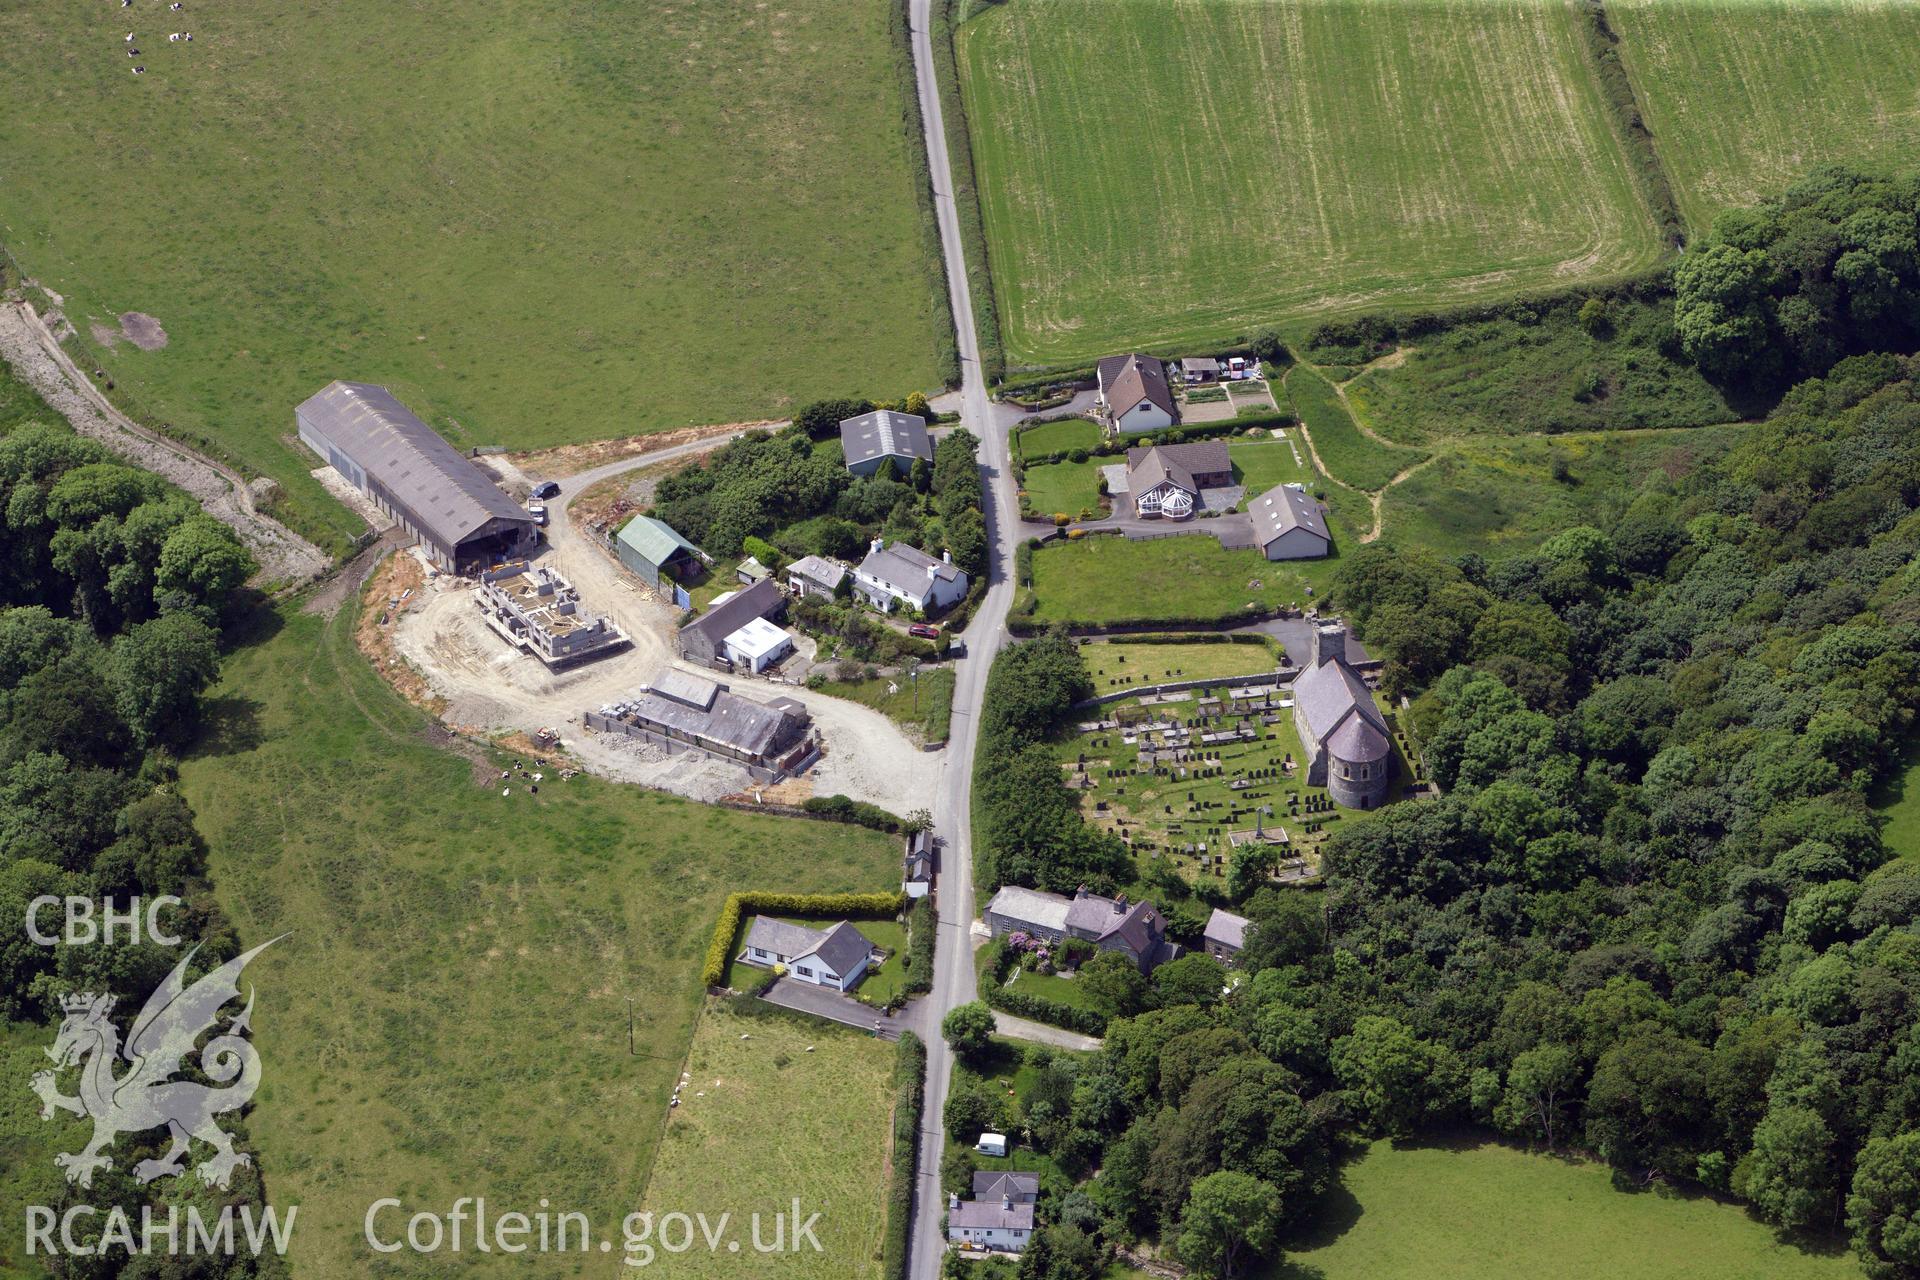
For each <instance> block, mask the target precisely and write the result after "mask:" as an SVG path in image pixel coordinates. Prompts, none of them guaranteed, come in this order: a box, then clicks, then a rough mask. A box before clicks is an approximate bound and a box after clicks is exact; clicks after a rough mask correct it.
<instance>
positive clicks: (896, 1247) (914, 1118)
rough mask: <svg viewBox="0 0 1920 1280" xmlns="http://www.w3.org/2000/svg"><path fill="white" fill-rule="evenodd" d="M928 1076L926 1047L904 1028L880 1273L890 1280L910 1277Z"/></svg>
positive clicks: (896, 1080) (895, 1075)
mask: <svg viewBox="0 0 1920 1280" xmlns="http://www.w3.org/2000/svg"><path fill="white" fill-rule="evenodd" d="M926 1079H927V1047H926V1045H924V1044H922V1043H921V1041H920V1037H919V1036H917V1035H915V1034H914V1033H913V1032H911V1031H902V1032H901V1033H900V1045H899V1048H898V1049H896V1050H895V1052H894V1059H893V1162H892V1163H893V1171H892V1173H891V1174H890V1175H889V1176H888V1178H887V1228H886V1239H885V1242H884V1243H883V1244H882V1246H881V1255H880V1256H881V1265H880V1272H881V1274H882V1275H883V1276H885V1277H886V1278H887V1280H907V1264H908V1262H909V1261H910V1259H909V1257H908V1253H907V1245H908V1241H909V1237H910V1235H911V1228H912V1226H913V1186H914V1180H915V1178H916V1176H917V1175H918V1173H919V1168H918V1156H919V1146H920V1118H921V1113H922V1112H923V1111H924V1110H925V1108H926V1103H927V1090H926Z"/></svg>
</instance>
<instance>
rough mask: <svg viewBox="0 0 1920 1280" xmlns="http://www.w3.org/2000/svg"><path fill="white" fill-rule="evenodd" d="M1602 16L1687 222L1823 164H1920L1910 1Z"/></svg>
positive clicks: (1684, 7)
mask: <svg viewBox="0 0 1920 1280" xmlns="http://www.w3.org/2000/svg"><path fill="white" fill-rule="evenodd" d="M1607 14H1608V17H1609V19H1610V20H1611V22H1612V23H1613V27H1614V30H1615V31H1616V32H1617V33H1618V34H1619V35H1620V37H1621V40H1620V46H1619V47H1620V53H1621V56H1622V57H1623V58H1625V60H1626V65H1627V71H1628V74H1629V75H1631V76H1632V78H1633V83H1634V88H1635V91H1636V93H1637V95H1638V97H1639V100H1640V104H1641V106H1642V107H1643V108H1644V110H1645V111H1646V113H1647V124H1648V126H1649V127H1650V128H1651V129H1652V130H1653V136H1654V142H1655V145H1656V146H1657V147H1658V148H1659V152H1660V158H1661V160H1662V162H1663V163H1664V164H1665V166H1666V169H1667V173H1668V176H1669V177H1670V178H1671V180H1672V183H1673V188H1674V194H1675V195H1676V196H1677V197H1678V198H1679V201H1680V207H1681V211H1682V212H1683V213H1684V214H1685V215H1686V218H1687V221H1688V222H1689V223H1690V224H1691V225H1692V226H1693V228H1694V229H1695V230H1696V231H1700V230H1704V229H1705V228H1706V226H1707V225H1708V223H1709V222H1711V221H1712V219H1713V216H1714V214H1716V213H1718V212H1719V211H1721V210H1722V209H1727V208H1731V207H1734V206H1737V205H1745V204H1751V203H1753V202H1754V201H1755V200H1756V199H1758V198H1761V197H1764V196H1768V195H1772V194H1774V193H1776V192H1778V191H1780V190H1782V189H1783V188H1785V187H1786V186H1788V185H1789V184H1791V183H1792V182H1793V181H1794V179H1796V178H1799V177H1801V176H1802V175H1804V174H1806V173H1807V172H1808V171H1810V170H1812V169H1813V168H1815V167H1817V166H1819V165H1822V164H1833V163H1853V164H1858V165H1863V166H1865V167H1868V168H1875V169H1888V170H1894V169H1900V168H1910V167H1912V166H1913V164H1914V163H1915V162H1916V161H1920V129H1917V128H1916V126H1917V125H1920V99H1916V97H1915V95H1914V83H1915V81H1916V80H1920V7H1917V6H1915V5H1912V4H1909V3H1903V2H1901V0H1818V3H1804V2H1802V0H1791V2H1789V0H1734V2H1731V3H1730V2H1729V0H1715V2H1712V3H1696V4H1675V3H1672V0H1612V2H1611V3H1609V4H1608V5H1607Z"/></svg>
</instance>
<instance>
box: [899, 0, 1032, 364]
mask: <svg viewBox="0 0 1920 1280" xmlns="http://www.w3.org/2000/svg"><path fill="white" fill-rule="evenodd" d="M906 3H907V0H900V4H901V7H902V9H904V8H905V7H906ZM959 3H960V0H936V3H934V5H933V6H932V8H931V11H930V12H929V14H928V29H927V38H928V40H929V42H930V43H931V44H932V46H933V86H934V91H935V92H936V93H938V94H939V95H940V120H941V123H942V124H943V125H945V126H946V135H947V164H948V166H949V167H950V168H951V169H952V173H951V174H950V175H949V176H950V178H951V180H952V182H953V212H954V216H955V218H956V219H957V220H958V221H959V223H960V250H961V252H962V253H963V254H965V255H966V270H967V293H968V295H969V296H970V297H971V298H972V299H973V328H974V341H975V342H976V343H978V344H979V348H980V373H981V376H982V377H984V378H985V379H986V381H987V385H988V386H992V385H994V384H995V383H997V382H999V381H1000V379H1001V378H1003V377H1004V376H1006V371H1007V349H1006V347H1005V346H1004V345H1003V344H1002V343H1001V341H1000V300H999V298H998V297H996V296H995V294H994V292H993V265H992V263H991V262H990V261H989V260H988V258H987V223H986V219H985V218H984V217H983V216H982V215H981V212H980V183H979V178H978V176H977V174H976V172H975V169H974V164H973V139H972V134H971V132H970V131H969V130H968V128H967V105H966V103H965V102H964V101H963V100H962V98H961V93H960V54H959V49H958V46H957V44H956V42H955V40H954V29H955V28H956V27H957V26H959V25H960V23H961V22H963V21H965V15H956V14H955V12H954V10H955V9H956V8H957V7H958V5H959ZM914 101H915V107H914V109H915V110H916V111H918V110H919V106H918V103H919V98H918V95H917V93H916V96H915V99H914ZM929 225H933V224H932V222H931V211H929ZM934 234H935V235H936V236H938V234H939V232H938V230H937V229H936V230H935V232H934ZM942 261H943V262H944V258H943V259H942ZM942 270H943V272H944V267H943V268H942ZM947 313H948V315H949V316H951V315H952V313H953V308H952V307H951V306H950V305H949V306H948V308H947ZM949 323H950V324H951V321H949Z"/></svg>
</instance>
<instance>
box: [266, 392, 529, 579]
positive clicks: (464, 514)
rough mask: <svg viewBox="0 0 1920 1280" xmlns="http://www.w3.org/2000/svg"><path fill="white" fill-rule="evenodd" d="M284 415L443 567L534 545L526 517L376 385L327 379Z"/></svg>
mask: <svg viewBox="0 0 1920 1280" xmlns="http://www.w3.org/2000/svg"><path fill="white" fill-rule="evenodd" d="M293 422H294V429H295V430H296V431H297V432H298V433H299V436H300V441H301V443H302V444H305V445H306V446H307V447H308V448H309V449H311V450H313V451H314V452H315V453H317V454H319V455H320V456H321V457H322V458H323V459H325V460H326V463H327V465H328V466H330V467H332V468H333V469H334V470H335V471H338V472H339V473H340V474H341V476H343V477H344V478H345V479H346V481H347V483H348V484H351V485H352V486H353V487H354V488H356V489H358V490H360V492H362V493H364V494H366V495H367V497H368V498H369V499H371V500H372V502H373V505H374V506H375V507H377V508H379V510H380V511H381V512H383V513H384V514H386V515H388V516H390V517H392V519H393V520H394V522H395V523H396V524H398V525H399V526H400V527H401V528H402V529H405V530H406V531H407V532H408V533H410V534H412V535H413V536H414V537H415V538H416V539H418V540H419V542H420V545H421V546H422V547H424V548H425V549H426V552H427V556H428V558H429V559H431V560H432V561H433V562H434V563H435V564H436V565H439V566H440V567H441V568H442V569H446V570H448V571H450V572H453V573H462V574H464V573H472V572H474V571H475V570H478V569H482V568H486V567H487V566H489V565H494V564H498V563H500V562H501V561H504V560H509V559H512V558H513V557H515V556H521V555H526V554H527V553H528V552H530V551H532V550H533V549H534V548H535V547H536V546H538V545H539V542H540V534H539V528H538V526H537V525H536V524H535V523H534V519H533V517H532V516H531V515H529V514H527V512H526V511H525V510H524V509H522V508H521V506H520V504H519V503H517V502H515V501H514V500H513V499H511V498H509V497H508V496H507V495H506V494H504V493H502V492H501V491H500V489H499V487H498V486H497V485H495V484H494V483H493V480H492V479H491V478H490V477H489V476H488V475H487V473H486V472H484V471H482V470H481V469H480V468H479V467H477V466H475V465H474V464H473V462H472V461H471V460H470V459H469V458H468V457H467V456H466V455H465V454H463V453H461V452H460V451H459V450H458V449H455V448H454V447H453V446H452V445H450V444H448V443H447V442H446V441H445V440H443V439H442V438H441V437H440V435H439V433H438V432H436V431H434V429H433V428H432V427H429V426H428V425H427V424H426V423H424V422H422V421H420V419H419V418H418V417H416V416H414V413H413V411H412V410H411V409H409V408H407V406H405V405H403V404H401V403H400V401H399V400H397V399H396V398H395V397H394V394H393V392H391V391H389V390H387V389H386V388H385V387H378V386H375V385H373V384H372V383H370V382H338V381H336V382H329V383H328V384H327V385H326V386H324V387H322V388H321V389H320V390H319V391H317V392H315V393H314V394H313V395H311V396H309V397H308V398H307V399H306V400H304V401H302V402H301V404H300V406H299V407H298V408H296V409H295V410H294V411H293Z"/></svg>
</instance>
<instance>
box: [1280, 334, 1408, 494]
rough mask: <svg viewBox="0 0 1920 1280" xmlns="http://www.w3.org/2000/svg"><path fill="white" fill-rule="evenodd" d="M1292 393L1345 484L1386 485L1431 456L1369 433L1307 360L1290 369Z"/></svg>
mask: <svg viewBox="0 0 1920 1280" xmlns="http://www.w3.org/2000/svg"><path fill="white" fill-rule="evenodd" d="M1287 393H1288V394H1289V395H1290V396H1291V397H1292V398H1293V407H1294V409H1295V410H1297V411H1298V412H1299V414H1300V421H1301V422H1302V424H1304V425H1305V427H1306V430H1307V434H1308V436H1309V437H1310V438H1311V439H1312V441H1313V452H1314V455H1315V456H1316V457H1318V458H1319V459H1320V465H1321V466H1322V467H1325V468H1326V470H1327V474H1328V475H1330V476H1331V477H1333V479H1335V480H1338V481H1339V482H1340V483H1341V484H1344V485H1347V486H1349V487H1351V488H1354V489H1365V490H1367V491H1369V492H1372V491H1373V490H1376V489H1384V488H1386V487H1387V485H1388V484H1390V483H1392V481H1393V478H1394V477H1395V476H1397V475H1399V474H1400V473H1401V472H1402V471H1405V470H1406V469H1407V468H1409V467H1412V466H1414V465H1416V464H1418V463H1419V462H1421V461H1422V460H1424V459H1425V458H1426V456H1427V455H1426V453H1425V452H1423V451H1422V450H1419V449H1410V448H1407V447H1405V446H1403V445H1396V444H1384V443H1382V442H1380V441H1378V440H1370V439H1368V438H1367V437H1366V435H1365V434H1363V433H1362V432H1361V430H1360V428H1359V427H1358V426H1357V425H1356V424H1355V423H1354V420H1353V415H1352V414H1351V413H1349V412H1348V411H1347V406H1346V405H1345V404H1343V403H1342V402H1341V400H1340V393H1339V392H1338V391H1337V390H1335V389H1334V386H1333V384H1332V383H1330V382H1328V381H1327V380H1326V379H1325V378H1323V377H1321V376H1320V375H1319V374H1317V373H1315V372H1314V371H1313V370H1312V369H1309V368H1307V367H1306V366H1305V365H1296V366H1294V368H1293V370H1292V371H1291V372H1290V373H1288V375H1287Z"/></svg>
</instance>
